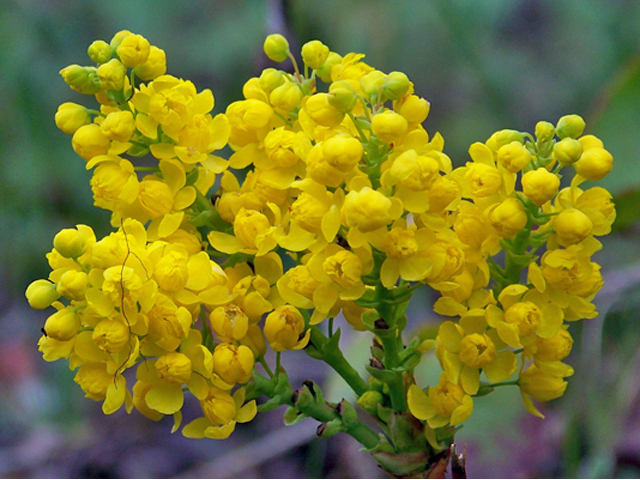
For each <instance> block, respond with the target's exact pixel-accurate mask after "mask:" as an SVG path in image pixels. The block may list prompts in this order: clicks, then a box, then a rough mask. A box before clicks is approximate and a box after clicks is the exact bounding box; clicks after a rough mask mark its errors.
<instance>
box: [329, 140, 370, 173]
mask: <svg viewBox="0 0 640 480" xmlns="http://www.w3.org/2000/svg"><path fill="white" fill-rule="evenodd" d="M363 151H364V150H363V147H362V143H360V141H359V140H358V139H356V138H354V137H352V136H351V135H349V134H346V133H345V134H338V135H335V136H333V137H331V138H329V139H327V140H325V141H324V142H322V154H323V156H324V159H325V160H326V161H327V163H328V164H329V165H331V166H332V167H334V168H337V169H338V170H340V171H341V172H345V173H347V172H350V171H351V170H353V168H354V167H355V166H356V165H357V164H358V162H359V161H360V159H362V153H363Z"/></svg>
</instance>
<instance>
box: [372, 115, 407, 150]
mask: <svg viewBox="0 0 640 480" xmlns="http://www.w3.org/2000/svg"><path fill="white" fill-rule="evenodd" d="M408 128H409V124H408V122H407V120H406V119H405V118H404V117H403V116H402V115H400V114H398V113H396V112H394V111H393V110H387V111H385V112H383V113H379V114H377V115H374V116H373V118H372V119H371V131H372V132H373V134H374V135H375V136H376V138H377V139H378V140H380V141H381V142H382V143H387V144H388V143H396V142H398V141H400V139H401V138H402V137H403V136H404V134H405V133H406V132H407V129H408Z"/></svg>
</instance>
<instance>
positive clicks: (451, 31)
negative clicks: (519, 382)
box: [0, 0, 640, 476]
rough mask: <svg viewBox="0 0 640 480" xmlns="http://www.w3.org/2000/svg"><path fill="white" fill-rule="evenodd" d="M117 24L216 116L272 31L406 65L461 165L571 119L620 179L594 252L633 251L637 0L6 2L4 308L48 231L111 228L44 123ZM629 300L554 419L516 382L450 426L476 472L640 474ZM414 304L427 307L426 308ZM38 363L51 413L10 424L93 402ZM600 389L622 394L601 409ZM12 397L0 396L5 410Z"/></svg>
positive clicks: (639, 46)
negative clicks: (610, 220)
mask: <svg viewBox="0 0 640 480" xmlns="http://www.w3.org/2000/svg"><path fill="white" fill-rule="evenodd" d="M122 29H129V30H132V31H135V32H136V33H140V34H142V35H144V36H145V37H147V38H148V39H149V40H150V41H151V43H153V44H156V45H158V46H160V47H161V48H163V49H165V50H166V53H167V58H168V62H169V71H170V73H172V74H173V75H176V76H178V77H182V78H189V79H191V80H192V81H194V83H195V84H196V85H197V87H198V88H199V89H202V88H207V87H208V88H211V89H212V90H213V92H214V95H215V97H216V107H215V111H216V112H220V111H223V109H224V107H225V106H226V105H228V104H229V103H230V102H232V101H233V100H235V99H239V98H240V96H241V91H242V83H243V82H244V81H246V79H248V78H249V77H250V76H251V75H254V74H256V73H257V72H259V71H260V70H261V69H262V68H263V67H264V66H265V65H266V64H267V63H268V62H267V60H266V59H265V58H264V56H263V54H262V52H261V48H262V42H263V40H264V37H265V35H266V34H268V33H272V32H274V31H279V32H282V33H285V34H286V35H287V36H288V37H289V39H290V41H291V44H292V50H293V51H296V49H297V48H299V46H300V45H302V44H303V43H304V42H306V41H308V40H310V39H314V38H319V39H322V40H323V41H324V42H325V43H326V44H328V45H329V46H330V47H331V48H332V49H333V50H335V51H337V52H339V53H342V54H344V53H347V52H350V51H356V52H362V53H366V55H367V61H368V62H369V63H370V64H372V65H375V66H376V67H377V68H379V69H381V70H383V71H387V72H388V71H393V70H401V71H403V72H406V73H407V75H408V76H409V78H410V79H411V80H412V81H413V82H415V90H416V92H417V93H418V94H419V95H421V96H424V97H425V98H427V99H428V100H429V101H430V102H431V104H432V110H431V114H430V116H429V118H428V119H427V122H426V125H425V126H426V128H427V130H428V131H429V132H430V133H431V134H434V133H435V132H436V131H440V132H441V133H442V135H443V136H444V138H445V140H446V146H445V152H447V153H448V154H449V155H450V156H451V158H452V160H453V162H454V164H455V165H461V164H464V162H466V161H467V160H468V155H467V152H466V150H467V148H468V146H469V145H470V144H471V143H473V142H474V141H484V140H486V138H487V137H488V136H489V134H490V133H491V132H493V131H495V130H498V129H500V128H516V129H521V130H528V131H531V130H533V128H534V125H535V122H537V121H538V120H548V121H551V122H554V123H555V121H556V120H557V119H558V118H559V117H560V116H561V115H564V114H568V113H577V114H580V115H582V116H583V117H584V118H585V119H586V121H587V128H588V132H587V133H594V134H596V135H598V136H599V137H601V138H602V140H603V141H604V143H605V146H606V147H607V148H608V149H610V151H611V152H612V153H613V155H614V158H615V162H614V170H613V173H612V174H611V175H610V176H609V177H608V178H607V179H606V180H605V182H606V183H605V184H604V185H603V186H606V187H607V188H609V189H610V190H611V191H612V192H613V193H614V195H615V196H616V201H617V205H618V215H619V223H618V229H625V230H626V233H624V232H623V233H618V234H617V235H614V236H612V238H611V239H610V240H607V242H606V243H605V251H604V252H603V253H602V256H601V257H600V258H599V259H598V261H599V262H600V263H602V264H603V265H604V266H603V271H604V272H605V278H607V274H608V273H611V272H612V271H613V270H614V269H617V268H621V267H623V266H628V265H630V264H634V263H636V262H638V261H640V258H639V257H640V249H639V248H638V244H637V241H636V240H635V238H634V234H635V232H636V231H637V220H638V218H639V217H640V206H639V205H640V162H639V161H638V158H637V157H638V152H639V151H640V56H639V54H640V41H639V39H640V2H637V1H635V0H617V1H612V2H608V1H596V0H589V1H587V0H564V1H562V2H555V1H552V0H518V1H513V0H493V1H491V2H486V1H480V0H433V1H424V2H416V1H413V0H395V1H389V0H368V1H356V0H323V1H321V2H318V1H312V0H288V1H286V0H285V1H283V2H282V3H280V2H276V1H266V0H255V1H247V2H237V1H233V0H216V1H212V0H192V1H190V2H173V1H170V0H156V1H154V2H148V1H143V0H111V1H109V2H103V1H101V2H98V1H95V0H5V1H3V2H1V3H0V68H1V70H2V75H0V89H1V91H2V92H3V94H2V95H1V96H0V112H2V115H0V159H1V161H0V244H1V245H2V248H3V255H2V256H0V304H2V305H3V306H4V307H6V308H5V311H7V310H8V307H11V306H14V307H15V308H18V307H16V306H17V305H22V302H23V298H24V297H23V292H24V288H25V286H26V285H27V284H28V283H29V282H31V281H32V280H33V279H35V278H40V277H43V276H45V275H46V274H47V269H46V268H45V258H44V254H45V253H46V252H47V251H49V250H50V248H51V241H52V238H53V235H54V234H55V233H56V232H57V231H58V230H59V229H61V228H65V227H69V226H71V225H74V224H76V223H87V224H91V225H92V226H93V227H94V229H95V230H96V233H97V234H98V235H104V234H107V233H108V232H109V231H110V227H109V225H108V218H109V215H108V213H107V212H105V211H101V210H98V209H96V208H95V207H93V206H92V199H91V192H90V188H89V185H88V181H89V178H90V174H89V172H87V171H86V170H85V169H84V165H83V162H82V160H80V158H79V157H77V156H76V155H75V154H74V152H73V151H72V149H71V145H70V138H69V137H68V136H66V135H64V134H63V133H61V132H59V131H58V130H57V129H56V127H55V124H54V122H53V117H54V113H55V111H56V108H57V106H58V105H59V104H60V103H62V102H65V101H75V102H79V103H81V102H87V100H90V99H88V98H82V97H81V96H80V95H79V94H76V93H74V92H72V91H70V90H69V89H68V87H67V86H66V85H65V84H64V82H63V81H62V79H61V78H60V76H59V75H58V71H59V70H60V69H61V68H63V67H64V66H66V65H68V64H71V63H85V64H88V63H89V59H88V58H87V57H86V53H85V52H86V47H87V46H88V45H89V43H90V42H91V41H93V40H94V39H96V38H102V39H105V40H109V39H110V38H111V36H112V35H113V34H114V33H115V32H117V31H119V30H122ZM607 256H609V257H607ZM607 258H610V260H609V261H608V260H607ZM625 298H626V300H624V302H626V303H624V304H617V305H616V306H615V308H614V310H613V313H612V314H610V315H609V317H607V320H606V321H604V322H603V321H602V319H598V320H594V321H592V324H589V326H588V327H585V332H582V333H584V334H586V333H588V332H586V330H588V329H591V331H595V332H596V333H597V335H595V337H594V336H593V335H592V336H589V335H587V336H586V337H585V338H587V339H592V338H595V339H596V342H597V341H598V339H604V340H605V342H604V351H603V352H602V353H601V354H599V355H597V356H595V357H594V356H593V355H591V353H590V352H591V350H589V349H588V348H587V347H589V343H588V342H584V341H583V342H582V344H579V343H580V342H577V343H576V347H575V348H574V353H573V354H572V357H571V361H572V364H573V365H574V366H575V368H576V371H577V372H578V373H577V374H576V376H575V377H573V378H572V379H571V382H570V383H571V385H570V392H569V395H567V397H566V398H565V399H563V400H562V401H560V402H554V403H553V404H552V406H551V407H550V408H549V412H548V413H549V414H548V418H547V420H545V421H544V422H543V421H539V420H537V419H531V418H529V417H524V416H523V411H524V409H523V408H522V407H521V405H520V403H519V402H520V400H519V398H518V394H517V392H516V391H515V389H513V390H506V389H505V391H504V393H498V392H497V393H496V394H494V395H492V396H491V397H487V398H484V399H479V400H478V402H477V407H476V408H477V410H478V411H477V412H476V414H474V416H473V419H472V421H470V422H469V424H468V425H466V426H465V428H464V429H463V430H462V431H461V433H460V435H459V439H460V441H462V442H469V448H470V450H469V452H470V455H471V456H470V460H469V463H468V465H469V473H470V474H471V475H482V476H500V475H503V476H504V475H507V476H534V475H543V476H558V475H564V476H572V475H579V476H597V475H605V476H607V475H614V474H615V475H628V474H629V472H631V473H632V474H633V473H635V474H636V476H637V473H638V471H637V470H633V469H632V468H631V467H628V466H627V467H625V468H622V467H620V466H618V467H616V462H618V463H619V461H620V458H622V457H621V456H620V455H622V454H620V453H619V452H620V451H623V450H624V449H622V450H621V448H622V447H624V444H625V435H627V434H628V435H631V434H630V433H628V432H629V430H628V429H627V430H624V429H623V428H622V427H621V425H624V423H625V422H631V423H633V421H636V422H637V421H638V419H637V418H635V417H637V416H638V415H637V413H635V417H634V416H633V409H632V406H633V405H634V404H633V401H636V402H637V401H638V399H637V392H635V393H634V391H632V389H631V390H630V388H631V387H628V388H626V389H622V390H621V388H622V387H621V386H620V385H622V386H625V385H627V386H628V385H636V383H634V382H638V379H639V378H640V377H639V374H638V371H639V369H637V368H635V367H637V363H636V364H634V363H633V362H634V361H636V360H637V358H636V357H637V355H638V339H637V332H638V331H639V330H640V329H638V328H637V327H638V320H637V311H638V297H637V295H636V296H633V295H629V296H628V298H627V297H625ZM596 303H597V300H596ZM424 309H425V312H427V313H428V312H429V309H430V305H428V304H427V302H425V303H424ZM20 312H23V313H24V311H23V310H20ZM30 315H32V316H31V317H28V316H27V317H26V318H25V317H24V315H22V314H13V315H8V314H6V315H4V316H2V317H0V333H3V334H5V333H6V332H13V333H15V332H18V333H20V334H21V335H23V336H24V337H25V338H27V339H28V341H27V343H26V344H27V345H33V342H34V341H35V339H36V338H37V337H38V335H39V327H40V325H41V322H42V321H43V319H44V318H43V317H42V315H38V314H30ZM427 316H428V315H427V314H425V313H424V312H422V313H421V314H420V317H427ZM13 333H12V334H13ZM575 333H578V330H575ZM576 336H579V335H576ZM359 347H360V350H362V345H359ZM366 348H368V346H366ZM585 348H586V350H585ZM596 350H598V351H599V345H598V348H597V349H596ZM585 352H586V353H585ZM621 352H627V353H626V354H624V355H623V353H621ZM33 353H34V355H35V354H36V352H35V348H33ZM590 355H591V356H590ZM358 356H359V355H358V354H357V353H356V354H354V357H358ZM630 366H631V367H630ZM632 367H633V368H632ZM43 368H44V367H43ZM46 368H47V370H46V371H47V372H48V374H49V378H48V379H47V381H46V382H43V381H42V379H40V381H41V382H43V383H46V385H48V387H47V388H49V390H47V389H45V390H44V393H43V395H45V396H47V395H48V397H47V398H48V399H49V402H48V403H49V404H50V406H49V407H48V408H44V409H42V408H41V409H40V410H37V409H36V410H31V411H29V410H28V409H27V410H16V411H15V412H16V413H15V416H16V417H18V416H19V415H23V416H24V415H25V414H26V415H28V414H29V412H31V414H33V415H35V416H36V417H38V416H40V417H43V416H44V417H47V416H54V417H56V418H58V419H63V418H64V419H67V420H69V419H71V418H73V414H71V412H72V410H76V411H79V412H80V415H84V414H86V412H87V411H89V410H91V411H99V408H97V409H90V408H89V407H88V406H87V405H89V404H88V403H87V402H88V401H84V400H82V401H81V400H80V398H79V397H81V392H80V391H79V389H73V387H74V385H72V384H71V383H72V382H71V381H70V376H71V375H72V374H71V373H70V372H68V371H60V370H56V369H55V368H53V369H52V368H50V366H47V367H46ZM37 371H38V369H37ZM51 372H54V373H55V375H51ZM421 374H422V375H425V376H426V377H428V376H429V375H430V374H429V372H428V371H427V372H424V373H421ZM620 375H628V376H630V377H632V378H631V380H633V381H631V380H629V379H626V378H625V377H620ZM58 377H61V378H59V379H58ZM603 378H606V379H607V381H604V380H603ZM620 378H623V379H624V380H625V381H624V382H622V383H620V382H619V379H620ZM616 379H617V380H616ZM2 381H3V378H2V377H1V376H0V385H2ZM615 382H618V383H615ZM625 382H626V383H625ZM616 385H617V386H616ZM606 389H611V390H606ZM616 389H617V390H616ZM623 390H624V391H623ZM336 391H340V388H339V386H337V387H336ZM609 391H611V392H614V394H615V395H618V397H615V398H621V399H622V400H616V401H613V400H611V401H609V400H610V398H609V396H608V392H609ZM572 392H579V393H576V394H572ZM616 392H617V393H616ZM41 393H42V391H41ZM614 394H612V395H614ZM615 395H614V396H615ZM634 395H636V396H635V397H634ZM611 398H613V397H611ZM14 401H15V399H14ZM7 402H8V400H6V399H5V396H1V397H0V408H5V407H6V405H8V403H7ZM608 402H609V403H608ZM630 402H631V403H630ZM81 405H82V406H81ZM93 406H94V405H90V407H93ZM24 408H27V407H24ZM602 409H605V410H606V412H607V415H604V414H602ZM616 409H617V410H616ZM25 412H26V413H25ZM481 412H482V413H481ZM5 413H6V408H5ZM75 415H78V414H77V413H76V414H75ZM13 416H14V415H13V414H12V415H11V416H9V415H4V418H3V419H0V430H1V431H3V432H9V431H13V430H12V429H11V428H12V427H11V426H12V425H13V426H15V425H16V423H15V422H16V420H14V419H12V418H11V417H13ZM601 418H603V419H604V420H603V421H602V422H601V421H600V420H598V419H601ZM586 419H594V420H593V421H592V422H591V423H589V422H587V421H586ZM634 419H635V420H634ZM112 420H113V419H111V418H107V419H105V422H110V421H112ZM124 424H125V425H126V424H127V422H126V421H125V422H124ZM20 425H21V427H20V428H22V427H25V426H26V422H25V423H22V422H21V423H20ZM250 428H254V427H250ZM521 432H526V434H525V435H522V433H521ZM4 435H8V433H5V434H4ZM1 436H2V435H0V437H1ZM0 440H1V439H0ZM5 440H6V438H5ZM621 446H622V447H621ZM556 447H557V448H556ZM207 448H210V445H208V446H207ZM554 448H555V450H554ZM527 452H528V453H527ZM531 452H537V453H536V454H533V453H531ZM635 454H636V455H638V456H640V451H635ZM616 455H617V456H616ZM561 459H562V460H563V461H564V463H563V464H558V463H557V462H559V461H560V460H561ZM549 462H551V463H549ZM553 462H556V463H553ZM319 465H321V462H320V464H319ZM318 468H320V466H319V467H318ZM630 468H631V469H630ZM258 473H259V472H258ZM324 473H326V471H325V472H324ZM348 473H349V471H348V470H347V471H346V474H348ZM169 474H170V472H165V473H164V476H166V475H169ZM305 474H308V475H311V476H314V474H313V473H310V472H309V471H307V472H306V473H305ZM322 474H323V471H320V472H319V473H317V475H322ZM69 475H72V474H69ZM297 475H301V473H299V472H298V473H297ZM343 475H345V473H344V471H343Z"/></svg>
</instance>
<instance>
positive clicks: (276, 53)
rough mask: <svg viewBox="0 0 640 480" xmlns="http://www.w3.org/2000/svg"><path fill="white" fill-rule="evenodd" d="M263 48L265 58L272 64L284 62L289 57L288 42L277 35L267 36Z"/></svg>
mask: <svg viewBox="0 0 640 480" xmlns="http://www.w3.org/2000/svg"><path fill="white" fill-rule="evenodd" d="M263 48H264V53H266V54H267V57H269V59H271V60H273V61H274V62H284V61H285V60H286V59H287V58H288V57H289V42H288V41H287V39H286V38H284V37H283V36H282V35H280V34H279V33H274V34H272V35H269V36H268V37H267V38H266V40H265V41H264V45H263Z"/></svg>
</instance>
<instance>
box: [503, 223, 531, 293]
mask: <svg viewBox="0 0 640 480" xmlns="http://www.w3.org/2000/svg"><path fill="white" fill-rule="evenodd" d="M532 225H533V221H532V219H531V215H528V220H527V225H526V226H525V227H524V228H523V229H522V230H521V231H520V232H519V233H518V234H517V235H516V236H515V238H514V239H513V242H512V243H511V248H510V249H508V250H506V252H505V256H506V261H505V268H504V277H505V282H504V283H502V285H501V287H502V288H501V289H500V290H501V291H502V289H504V288H506V287H508V286H509V285H514V284H517V283H520V275H521V273H522V269H523V268H524V266H523V265H522V264H521V263H520V262H518V261H517V260H516V259H515V258H514V256H519V255H524V254H525V253H526V251H527V247H528V246H529V236H530V235H531V227H532Z"/></svg>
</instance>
